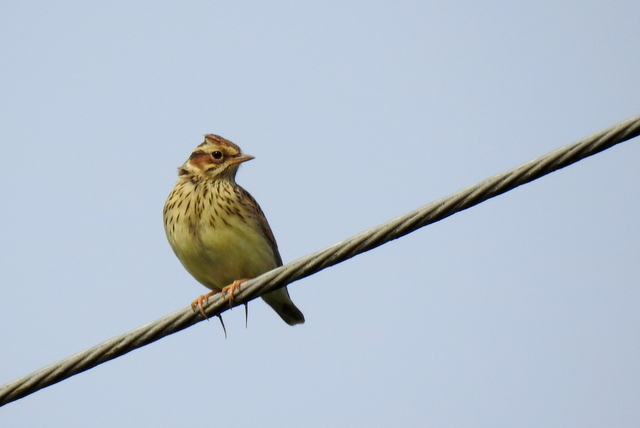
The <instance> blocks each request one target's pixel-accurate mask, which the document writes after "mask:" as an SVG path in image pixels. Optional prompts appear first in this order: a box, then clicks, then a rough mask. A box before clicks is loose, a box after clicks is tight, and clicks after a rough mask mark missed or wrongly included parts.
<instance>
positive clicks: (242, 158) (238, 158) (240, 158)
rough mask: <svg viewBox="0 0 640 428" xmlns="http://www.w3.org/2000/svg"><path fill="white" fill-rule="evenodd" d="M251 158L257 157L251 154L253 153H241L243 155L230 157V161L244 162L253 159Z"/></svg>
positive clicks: (232, 162)
mask: <svg viewBox="0 0 640 428" xmlns="http://www.w3.org/2000/svg"><path fill="white" fill-rule="evenodd" d="M251 159H255V158H254V157H253V156H251V155H245V154H241V155H238V156H236V157H234V158H231V159H229V163H231V164H234V163H242V162H246V161H248V160H251Z"/></svg>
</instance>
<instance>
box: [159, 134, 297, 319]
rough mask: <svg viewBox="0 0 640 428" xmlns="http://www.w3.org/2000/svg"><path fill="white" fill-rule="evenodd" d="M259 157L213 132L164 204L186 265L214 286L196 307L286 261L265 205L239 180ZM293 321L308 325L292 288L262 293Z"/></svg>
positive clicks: (177, 250)
mask: <svg viewBox="0 0 640 428" xmlns="http://www.w3.org/2000/svg"><path fill="white" fill-rule="evenodd" d="M251 159H253V156H250V155H247V154H244V153H243V152H242V150H240V147H238V146H236V145H235V144H233V143H232V142H231V141H228V140H225V139H224V138H222V137H220V136H218V135H213V134H208V135H205V138H204V142H203V143H202V144H200V145H199V146H198V147H196V149H195V150H194V152H193V153H191V156H189V159H188V160H187V161H186V162H185V163H184V164H183V165H182V166H181V167H180V168H178V182H177V183H176V185H175V187H174V188H173V190H172V191H171V193H170V194H169V198H168V199H167V202H166V203H165V206H164V211H163V217H164V230H165V232H166V234H167V239H168V240H169V244H170V245H171V248H172V249H173V251H174V252H175V254H176V256H178V259H179V260H180V262H181V263H182V265H183V266H184V267H185V269H186V270H187V271H188V272H189V273H190V274H191V275H192V276H193V277H194V278H195V279H196V280H197V281H198V282H200V283H201V284H203V285H204V286H205V287H207V288H209V289H210V290H212V291H211V292H210V293H208V294H205V295H203V296H200V297H199V298H198V299H196V300H195V301H194V302H193V303H192V304H191V307H192V308H193V309H194V311H195V310H196V308H197V309H199V310H200V313H201V314H202V315H203V316H204V317H205V318H206V315H205V313H204V310H203V305H206V304H207V301H208V298H209V297H210V296H212V295H213V294H216V293H219V292H223V293H224V292H229V302H230V304H233V294H234V291H235V290H236V289H237V288H238V287H240V285H241V284H242V283H243V282H245V281H247V280H249V279H251V278H255V277H256V276H259V275H261V274H262V273H264V272H267V271H269V270H271V269H274V268H276V267H278V266H282V259H281V258H280V253H279V252H278V245H277V244H276V240H275V238H274V236H273V232H272V231H271V228H270V227H269V223H268V222H267V219H266V217H265V216H264V213H263V212H262V209H260V206H259V205H258V203H257V202H256V200H255V199H253V197H252V196H251V195H250V194H249V193H248V192H247V191H246V190H244V189H243V188H242V187H240V186H239V185H238V184H237V183H236V180H235V177H236V173H237V172H238V167H239V166H240V164H241V163H243V162H246V161H248V160H251ZM262 299H263V300H264V301H265V302H267V304H268V305H269V306H271V307H272V308H273V309H274V310H275V311H276V312H277V313H278V315H280V317H281V318H282V319H283V320H284V321H285V322H286V323H287V324H289V325H296V324H302V323H304V316H303V315H302V312H300V310H299V309H298V308H297V307H296V306H295V305H294V304H293V302H292V301H291V298H290V297H289V292H288V291H287V289H286V287H284V288H280V289H278V290H276V291H272V292H270V293H267V294H265V295H264V296H262Z"/></svg>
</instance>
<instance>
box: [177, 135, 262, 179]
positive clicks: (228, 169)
mask: <svg viewBox="0 0 640 428" xmlns="http://www.w3.org/2000/svg"><path fill="white" fill-rule="evenodd" d="M251 159H253V156H251V155H247V154H244V153H242V150H240V147H238V146H236V145H235V144H233V143H232V142H231V141H229V140H225V139H224V138H222V137H220V136H218V135H213V134H207V135H205V136H204V142H203V143H201V144H200V145H199V146H198V147H196V149H195V150H194V151H193V153H191V156H189V159H188V160H187V161H186V162H185V163H184V165H182V166H181V167H180V168H179V169H178V175H180V176H183V175H191V176H198V177H202V178H207V179H210V180H211V179H230V180H234V179H235V176H236V172H237V171H238V167H239V166H240V164H241V163H242V162H246V161H248V160H251Z"/></svg>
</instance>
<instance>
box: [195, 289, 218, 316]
mask: <svg viewBox="0 0 640 428" xmlns="http://www.w3.org/2000/svg"><path fill="white" fill-rule="evenodd" d="M219 292H220V291H219V290H214V291H212V292H211V293H207V294H203V295H202V296H200V297H198V298H197V299H196V300H194V301H193V302H191V309H192V310H193V312H195V311H196V307H197V308H198V309H199V310H200V313H201V314H202V316H203V317H205V318H206V319H209V317H208V316H207V314H205V313H204V307H203V306H206V305H207V303H209V297H211V296H213V295H214V294H217V293H219Z"/></svg>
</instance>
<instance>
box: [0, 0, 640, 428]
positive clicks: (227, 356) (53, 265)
mask: <svg viewBox="0 0 640 428" xmlns="http://www.w3.org/2000/svg"><path fill="white" fill-rule="evenodd" d="M639 13H640V4H638V3H637V2H631V1H627V2H624V1H609V2H576V1H569V2H545V1H542V2H521V3H517V2H516V3H514V2H484V3H478V2H465V1H456V2H448V3H442V2H402V3H397V2H396V3H392V2H350V3H349V4H344V2H322V3H312V2H270V3H269V4H266V3H261V4H258V5H256V4H255V3H250V2H184V3H177V2H119V1H115V2H109V3H108V4H107V3H104V4H100V3H89V2H55V4H54V3H52V2H14V1H5V2H3V3H2V4H0V59H1V62H2V64H3V66H2V67H0V99H2V103H0V110H1V111H0V127H1V129H2V140H3V143H2V146H3V156H1V157H0V197H1V198H2V200H3V201H5V203H4V204H3V209H2V210H0V239H1V242H2V245H0V256H1V257H0V266H1V269H0V283H1V284H2V298H1V299H0V323H1V324H2V325H3V326H4V328H3V329H0V361H1V362H2V370H0V384H4V383H6V382H9V381H11V380H13V379H15V378H17V377H20V376H22V375H25V374H28V373H30V372H32V371H34V370H37V369H39V368H41V367H43V366H45V365H47V364H50V363H52V362H55V361H58V360H60V359H63V358H66V357H68V356H70V355H72V354H74V353H76V352H79V351H81V350H84V349H86V348H88V347H90V346H93V345H95V344H97V343H99V342H102V341H104V340H106V339H109V338H111V337H113V336H116V335H119V334H121V333H124V332H127V331H129V330H131V329H133V328H136V327H138V326H140V325H142V324H145V323H147V322H150V321H152V320H155V319H157V318H159V317H161V316H163V315H166V314H167V313H170V312H172V311H174V310H176V309H179V308H182V307H185V306H187V305H188V304H189V303H190V302H191V301H192V300H193V299H194V298H195V297H197V296H198V295H200V294H202V293H204V292H205V291H207V290H206V289H205V288H204V287H202V286H201V285H200V284H198V283H197V282H196V281H195V280H194V279H192V278H191V277H190V276H189V274H188V273H187V272H186V271H185V270H184V269H183V268H182V266H181V265H180V263H179V262H178V260H177V258H176V257H175V256H174V254H173V253H172V251H171V249H170V247H169V245H168V243H167V242H166V238H165V236H164V231H163V228H162V220H161V211H162V207H163V204H164V201H165V198H166V197H167V195H168V194H169V191H170V190H171V188H172V187H173V184H174V182H175V180H176V168H177V167H178V166H179V165H180V164H182V163H183V162H184V160H185V159H186V158H187V157H188V156H189V154H190V153H191V151H192V150H193V148H194V147H195V146H196V145H198V144H199V143H200V142H201V141H202V138H203V135H204V134H206V133H215V134H219V135H222V136H223V137H225V138H227V139H230V140H231V141H233V142H235V143H236V144H238V145H239V146H240V147H242V149H243V150H244V151H245V152H246V153H249V154H251V155H253V156H255V157H256V159H255V160H254V161H251V162H249V163H247V164H245V165H243V166H242V168H241V169H240V171H239V174H238V177H237V178H238V182H239V183H240V184H241V185H242V186H244V187H245V188H246V189H247V190H248V191H249V192H251V193H252V195H253V196H254V197H255V198H256V199H257V200H258V201H259V202H260V204H261V206H262V208H263V210H264V211H265V213H266V215H267V217H268V219H269V222H270V224H271V226H272V229H273V231H274V234H275V235H276V238H277V240H278V243H279V247H280V252H281V254H282V257H283V259H284V261H285V262H287V261H291V260H294V259H296V258H298V257H301V256H304V255H306V254H308V253H310V252H313V251H316V250H318V249H321V248H323V247H325V246H328V245H331V244H334V243H336V242H338V241H341V240H343V239H345V238H347V237H349V236H351V235H353V234H355V233H358V232H360V231H362V230H364V229H366V228H369V227H371V226H374V225H376V224H379V223H382V222H384V221H386V220H388V219H391V218H393V217H395V216H398V215H401V214H403V213H405V212H406V211H409V210H412V209H414V208H417V207H419V206H421V205H424V204H426V203H428V202H431V201H432V200H434V199H437V198H440V197H442V196H446V195H448V194H450V193H452V192H454V191H456V190H459V189H461V188H463V187H466V186H469V185H471V184H474V183H476V182H478V181H480V180H482V179H484V178H486V177H488V176H490V175H493V174H496V173H499V172H501V171H503V170H506V169H508V168H511V167H513V166H515V165H518V164H520V163H523V162H525V161H528V160H530V159H532V158H534V157H537V156H539V155H542V154H544V153H546V152H548V151H551V150H553V149H555V148H557V147H559V146H562V145H564V144H567V143H570V142H573V141H575V140H577V139H579V138H581V137H583V136H586V135H588V134H590V133H592V132H596V131H598V130H600V129H603V128H605V127H608V126H610V125H612V124H614V123H616V122H618V121H621V120H623V119H626V118H628V117H630V116H633V115H636V114H639V113H640V103H639V102H638V100H640V85H638V70H639V69H640V55H639V54H640V48H639V47H638V43H637V40H638V38H639V37H640V27H639V26H638V25H637V16H638V14H639ZM638 159H640V148H639V147H638V142H637V141H630V142H628V143H624V144H622V145H620V146H617V147H614V148H613V149H611V150H608V151H606V152H604V153H602V154H600V155H597V156H594V157H592V158H589V159H587V160H585V161H582V162H580V163H578V164H576V165H574V166H571V167H569V168H566V169H564V170H562V171H560V172H557V173H554V174H552V175H550V176H547V177H545V178H542V179H540V180H538V181H536V182H534V183H532V184H529V185H526V186H523V187H520V188H518V189H516V190H514V191H512V192H509V193H507V194H506V195H503V196H500V197H498V198H495V199H493V200H491V201H489V202H486V203H483V204H481V205H480V206H477V207H474V208H473V209H470V210H467V211H465V212H463V213H460V214H457V215H454V216H453V217H450V218H448V219H446V220H444V221H442V222H439V223H436V224H434V225H432V226H429V227H427V228H425V229H422V230H420V231H418V232H416V233H414V234H412V235H410V236H408V237H406V238H403V239H401V240H398V241H394V242H392V243H390V244H388V245H385V246H383V247H381V248H378V249H376V250H374V251H371V252H369V253H367V254H364V255H362V256H359V257H356V258H355V259H352V260H350V261H348V262H346V263H343V264H341V265H339V266H336V267H334V268H331V269H328V270H325V271H323V272H321V273H319V274H317V275H315V276H313V277H311V278H307V279H305V280H302V281H299V282H296V283H294V284H291V285H290V286H289V290H290V293H291V295H292V298H293V300H294V302H295V303H296V304H297V306H298V307H299V308H300V309H301V310H302V311H303V312H304V314H305V317H306V319H307V322H306V324H304V325H302V326H297V327H294V328H291V327H289V326H287V325H286V324H284V323H283V322H282V321H281V320H280V319H279V318H278V317H277V315H275V314H274V313H272V311H271V310H270V308H268V307H267V306H266V305H265V304H264V303H263V302H261V301H256V302H254V303H252V304H250V312H249V326H248V328H247V329H245V327H244V313H243V312H242V310H239V309H236V310H233V311H231V312H228V313H227V314H226V315H225V321H226V325H227V329H228V333H229V337H228V339H227V340H224V337H223V334H222V332H221V331H220V327H219V325H218V322H217V321H216V320H213V322H209V323H206V322H204V323H200V324H198V325H196V326H194V327H192V328H190V329H188V330H186V331H183V332H181V333H179V334H176V335H173V336H171V337H168V338H165V339H163V340H161V341H159V342H156V343H154V344H152V345H150V346H147V347H145V348H143V349H141V350H138V351H135V352H133V353H131V354H128V355H126V356H124V357H122V358H119V359H117V360H115V361H112V362H109V363H106V364H104V365H102V366H99V367H97V368H95V369H93V370H90V371H89V372H85V373H83V374H80V375H78V376H75V377H73V378H71V379H69V380H66V381H64V382H62V383H60V384H57V385H54V386H52V387H50V388H47V389H45V390H42V391H39V392H37V393H36V394H33V395H31V396H29V397H26V398H24V399H22V400H19V401H17V402H14V403H11V404H9V405H6V406H5V407H3V408H1V409H0V424H2V425H3V426H11V427H34V426H64V427H81V426H82V427H84V426H93V427H112V426H143V425H144V426H186V425H193V426H198V425H202V426H226V427H245V426H260V427H279V426H285V425H296V426H305V427H326V426H334V427H351V426H370V427H378V426H379V427H383V426H384V427H387V426H407V427H413V426H415V427H424V426H446V427H466V426H474V427H477V426H492V427H496V426H505V427H506V426H532V427H533V426H585V427H588V426H594V427H596V426H598V427H599V426H618V427H626V426H635V424H636V423H637V420H638V419H639V418H640V410H639V407H638V405H637V403H638V401H639V400H640V375H639V374H640V360H639V359H638V355H639V354H640V311H638V307H639V305H640V287H638V278H639V277H640V275H639V274H640V265H639V264H638V256H639V255H640V244H639V243H640V227H639V224H640V222H639V221H638V212H640V210H639V203H638V195H640V168H638V166H639V162H638Z"/></svg>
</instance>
